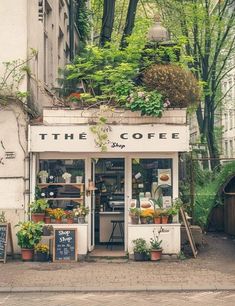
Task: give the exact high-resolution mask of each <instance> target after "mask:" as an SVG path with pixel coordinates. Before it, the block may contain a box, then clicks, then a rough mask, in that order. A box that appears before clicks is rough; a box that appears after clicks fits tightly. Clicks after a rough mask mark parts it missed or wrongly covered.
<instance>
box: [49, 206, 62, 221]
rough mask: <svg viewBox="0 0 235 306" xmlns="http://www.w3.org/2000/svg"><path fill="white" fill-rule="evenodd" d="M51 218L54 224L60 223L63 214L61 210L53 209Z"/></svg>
mask: <svg viewBox="0 0 235 306" xmlns="http://www.w3.org/2000/svg"><path fill="white" fill-rule="evenodd" d="M51 214H52V216H53V218H54V219H55V223H62V217H64V215H65V213H64V210H63V209H62V208H54V209H52V211H51Z"/></svg>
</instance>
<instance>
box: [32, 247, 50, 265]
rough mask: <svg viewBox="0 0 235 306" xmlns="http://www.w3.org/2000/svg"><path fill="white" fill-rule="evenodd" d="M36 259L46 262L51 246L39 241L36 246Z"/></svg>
mask: <svg viewBox="0 0 235 306" xmlns="http://www.w3.org/2000/svg"><path fill="white" fill-rule="evenodd" d="M35 254H36V256H35V257H36V258H35V259H36V261H40V262H44V261H48V259H49V247H48V245H47V244H43V243H39V244H37V245H36V246H35Z"/></svg>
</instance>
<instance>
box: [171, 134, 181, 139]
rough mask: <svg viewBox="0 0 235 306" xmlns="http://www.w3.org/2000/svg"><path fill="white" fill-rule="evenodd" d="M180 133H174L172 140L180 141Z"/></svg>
mask: <svg viewBox="0 0 235 306" xmlns="http://www.w3.org/2000/svg"><path fill="white" fill-rule="evenodd" d="M179 138H180V137H179V133H172V139H179Z"/></svg>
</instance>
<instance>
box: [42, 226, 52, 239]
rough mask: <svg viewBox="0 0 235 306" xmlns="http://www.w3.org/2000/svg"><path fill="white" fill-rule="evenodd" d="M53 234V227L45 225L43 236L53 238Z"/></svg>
mask: <svg viewBox="0 0 235 306" xmlns="http://www.w3.org/2000/svg"><path fill="white" fill-rule="evenodd" d="M52 232H53V226H52V225H48V224H47V225H44V226H43V236H51V234H52Z"/></svg>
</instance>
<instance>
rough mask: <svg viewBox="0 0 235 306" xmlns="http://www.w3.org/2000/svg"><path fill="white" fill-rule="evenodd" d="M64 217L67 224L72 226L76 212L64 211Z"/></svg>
mask: <svg viewBox="0 0 235 306" xmlns="http://www.w3.org/2000/svg"><path fill="white" fill-rule="evenodd" d="M64 217H65V218H66V220H67V224H72V223H74V219H73V218H74V211H72V210H65V211H64Z"/></svg>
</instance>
